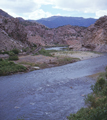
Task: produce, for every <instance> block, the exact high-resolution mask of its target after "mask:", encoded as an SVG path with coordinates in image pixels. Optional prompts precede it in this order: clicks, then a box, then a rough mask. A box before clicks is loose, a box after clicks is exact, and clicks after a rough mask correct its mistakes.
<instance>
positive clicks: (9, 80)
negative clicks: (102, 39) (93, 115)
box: [0, 54, 107, 120]
mask: <svg viewBox="0 0 107 120" xmlns="http://www.w3.org/2000/svg"><path fill="white" fill-rule="evenodd" d="M106 66H107V54H105V55H104V56H101V57H97V58H92V59H89V60H84V61H79V62H76V63H72V64H68V65H64V66H60V67H53V68H47V69H43V70H36V71H32V72H29V73H23V74H15V75H9V76H3V77H0V120H18V119H19V118H20V119H24V120H66V116H68V115H69V114H70V113H75V112H77V111H78V110H79V109H80V108H81V107H85V104H84V95H87V94H88V93H90V92H91V89H90V86H91V85H92V84H94V83H95V80H93V79H92V78H89V77H87V76H88V75H91V74H94V73H97V72H101V71H104V69H105V67H106Z"/></svg>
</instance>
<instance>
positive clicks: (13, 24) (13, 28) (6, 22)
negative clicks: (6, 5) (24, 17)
mask: <svg viewBox="0 0 107 120" xmlns="http://www.w3.org/2000/svg"><path fill="white" fill-rule="evenodd" d="M23 47H28V41H27V32H26V29H25V28H24V26H22V25H21V24H20V23H19V21H18V19H15V18H11V17H3V16H1V15H0V50H2V49H4V50H10V49H13V48H20V49H21V48H23Z"/></svg>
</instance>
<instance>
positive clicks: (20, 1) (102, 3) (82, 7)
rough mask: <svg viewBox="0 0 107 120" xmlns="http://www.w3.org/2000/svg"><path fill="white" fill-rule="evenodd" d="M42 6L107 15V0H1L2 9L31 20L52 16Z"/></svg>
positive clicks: (97, 15) (98, 15)
mask: <svg viewBox="0 0 107 120" xmlns="http://www.w3.org/2000/svg"><path fill="white" fill-rule="evenodd" d="M42 5H51V6H53V7H54V8H57V10H58V9H60V10H64V11H66V12H67V11H72V12H73V11H77V12H83V13H94V14H95V15H96V16H95V17H100V16H103V15H107V12H106V11H107V0H93V1H90V0H0V7H1V9H3V10H4V11H6V12H8V13H9V14H10V15H13V16H14V17H18V16H20V17H23V16H24V17H25V18H27V16H28V18H30V19H31V18H40V17H46V16H51V15H52V14H51V11H44V10H42V9H41V6H42ZM58 13H59V12H58ZM33 14H34V17H33Z"/></svg>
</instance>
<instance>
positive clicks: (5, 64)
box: [0, 60, 27, 76]
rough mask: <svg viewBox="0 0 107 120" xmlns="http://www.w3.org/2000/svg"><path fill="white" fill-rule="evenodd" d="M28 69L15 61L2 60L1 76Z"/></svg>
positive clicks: (0, 66) (0, 65) (0, 63)
mask: <svg viewBox="0 0 107 120" xmlns="http://www.w3.org/2000/svg"><path fill="white" fill-rule="evenodd" d="M26 70H27V68H26V67H24V66H22V65H18V64H15V63H14V62H10V61H8V60H3V61H0V76H2V75H9V74H11V73H16V72H24V71H26Z"/></svg>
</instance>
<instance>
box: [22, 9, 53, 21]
mask: <svg viewBox="0 0 107 120" xmlns="http://www.w3.org/2000/svg"><path fill="white" fill-rule="evenodd" d="M24 16H25V17H24V18H25V19H32V20H37V19H40V18H47V17H50V16H52V14H51V13H50V12H44V11H43V10H42V9H38V10H36V11H34V12H32V13H30V14H24Z"/></svg>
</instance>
